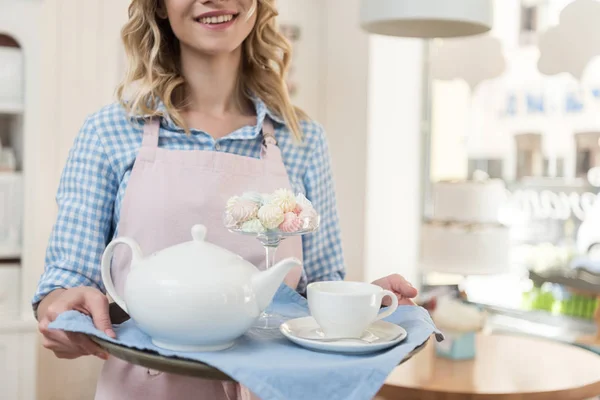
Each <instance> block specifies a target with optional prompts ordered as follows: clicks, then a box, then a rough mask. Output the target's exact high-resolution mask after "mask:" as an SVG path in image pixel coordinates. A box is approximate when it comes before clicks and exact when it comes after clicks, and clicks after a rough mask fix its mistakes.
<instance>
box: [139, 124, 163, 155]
mask: <svg viewBox="0 0 600 400" xmlns="http://www.w3.org/2000/svg"><path fill="white" fill-rule="evenodd" d="M159 131H160V120H159V119H158V118H152V119H151V120H149V121H146V122H145V123H144V135H143V137H142V147H150V148H157V147H158V133H159Z"/></svg>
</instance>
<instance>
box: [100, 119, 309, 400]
mask: <svg viewBox="0 0 600 400" xmlns="http://www.w3.org/2000/svg"><path fill="white" fill-rule="evenodd" d="M159 128H160V123H159V121H158V120H156V119H155V120H152V121H151V122H147V123H146V124H145V125H144V137H143V140H142V146H141V148H140V151H139V153H138V156H137V158H136V160H135V163H134V166H133V170H132V172H131V176H130V179H129V182H128V184H127V189H126V192H125V198H124V200H123V205H122V208H121V215H120V222H119V236H127V237H131V238H133V239H135V240H136V241H137V242H138V243H139V244H140V247H141V249H142V251H143V253H144V254H151V253H153V252H155V251H158V250H161V249H164V248H166V247H169V246H172V245H175V244H178V243H181V242H187V241H189V240H191V234H190V232H191V227H192V226H193V225H194V224H198V223H201V224H204V225H205V226H206V227H207V230H208V233H207V237H206V238H207V240H208V241H210V242H212V243H215V244H217V245H219V246H222V247H224V248H227V249H229V250H231V251H234V252H235V253H237V254H239V255H241V256H242V257H244V258H245V259H246V260H248V261H250V262H252V263H253V264H254V265H256V266H258V267H259V268H264V264H265V253H264V249H263V247H262V245H261V244H260V243H259V242H258V240H256V239H255V238H253V237H248V236H244V235H239V234H234V233H230V232H229V231H227V229H225V227H224V225H223V221H222V214H223V211H224V209H225V204H226V202H227V199H228V198H229V197H231V196H234V195H239V194H241V193H243V192H246V191H257V192H259V193H269V192H272V191H274V190H276V189H279V188H288V189H290V182H289V179H288V175H287V172H286V169H285V166H284V164H283V161H282V159H281V152H280V150H279V148H278V147H277V145H276V142H275V139H274V132H273V125H272V124H271V122H270V121H269V120H265V122H264V125H263V138H264V143H265V144H264V145H263V151H262V154H261V158H260V159H256V158H251V157H243V156H238V155H234V154H229V153H220V152H217V151H198V150H196V151H189V150H166V149H162V148H159V147H158V138H159ZM291 256H295V257H298V258H299V259H302V242H301V239H300V238H289V239H287V240H285V241H283V242H282V243H281V246H280V247H279V249H278V251H277V258H278V259H282V258H285V257H291ZM129 261H130V253H129V250H128V249H127V248H126V246H119V247H118V248H117V249H116V251H115V255H114V258H113V263H112V276H113V280H114V283H115V287H116V290H117V293H118V294H119V295H121V296H123V288H124V283H125V278H126V277H127V273H128V271H129ZM300 276H301V269H300V268H298V269H296V270H294V271H292V272H290V274H289V275H288V276H287V277H286V284H287V285H288V286H290V287H293V288H295V287H296V286H297V285H298V282H299V280H300ZM250 397H252V394H251V393H250V392H249V391H248V390H247V389H246V388H244V387H242V386H241V385H238V384H236V383H229V382H220V381H213V380H204V379H198V378H191V377H184V376H178V375H171V374H167V373H159V372H157V371H151V370H148V369H146V368H143V367H139V366H136V365H132V364H129V363H127V362H125V361H122V360H120V359H117V358H114V357H110V358H109V359H108V361H106V362H105V363H104V367H103V369H102V373H101V375H100V378H99V381H98V386H97V389H96V400H167V399H177V400H188V399H189V400H192V399H193V400H204V399H206V400H208V399H211V400H215V399H216V400H220V399H228V400H230V399H246V398H250Z"/></svg>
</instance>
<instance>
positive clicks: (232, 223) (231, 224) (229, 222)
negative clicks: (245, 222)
mask: <svg viewBox="0 0 600 400" xmlns="http://www.w3.org/2000/svg"><path fill="white" fill-rule="evenodd" d="M238 225H239V224H238V222H237V221H236V220H235V218H233V217H232V216H231V214H229V213H227V214H225V227H226V228H228V229H234V228H237V227H238Z"/></svg>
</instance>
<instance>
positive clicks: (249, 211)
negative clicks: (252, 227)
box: [229, 199, 258, 224]
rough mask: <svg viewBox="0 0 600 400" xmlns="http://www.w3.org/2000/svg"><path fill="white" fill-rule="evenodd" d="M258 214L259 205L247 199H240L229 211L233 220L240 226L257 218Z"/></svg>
mask: <svg viewBox="0 0 600 400" xmlns="http://www.w3.org/2000/svg"><path fill="white" fill-rule="evenodd" d="M257 213H258V204H256V203H254V202H253V201H250V200H247V199H238V201H236V202H235V203H234V204H233V206H232V207H231V210H230V211H229V215H231V217H232V218H233V220H234V221H236V222H237V223H238V224H239V223H243V222H246V221H248V220H250V219H253V218H256V214H257Z"/></svg>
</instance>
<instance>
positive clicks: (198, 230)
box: [192, 225, 206, 242]
mask: <svg viewBox="0 0 600 400" xmlns="http://www.w3.org/2000/svg"><path fill="white" fill-rule="evenodd" d="M205 237H206V227H205V226H204V225H194V226H193V227H192V238H194V240H196V241H199V242H200V241H204V238H205Z"/></svg>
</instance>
